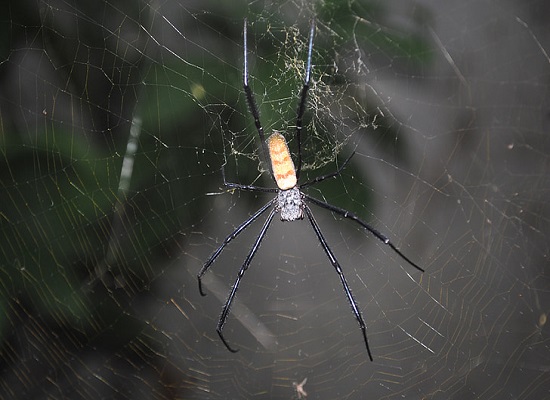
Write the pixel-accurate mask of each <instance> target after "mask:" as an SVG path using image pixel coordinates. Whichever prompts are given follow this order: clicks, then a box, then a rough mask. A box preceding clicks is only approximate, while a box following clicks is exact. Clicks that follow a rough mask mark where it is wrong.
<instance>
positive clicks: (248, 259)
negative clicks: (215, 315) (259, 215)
mask: <svg viewBox="0 0 550 400" xmlns="http://www.w3.org/2000/svg"><path fill="white" fill-rule="evenodd" d="M276 212H277V210H276V209H275V208H273V209H272V210H271V212H270V213H269V216H268V217H267V219H266V220H265V223H264V226H263V227H262V230H261V231H260V234H259V235H258V238H257V239H256V241H255V242H254V245H253V246H252V249H250V253H248V256H247V257H246V260H244V264H243V266H242V267H241V270H240V271H239V275H238V276H237V280H236V281H235V284H234V285H233V288H232V289H231V292H230V293H229V297H228V298H227V301H226V302H225V304H224V306H223V309H222V314H221V315H220V320H219V321H218V326H217V328H216V331H217V332H218V335H220V339H221V340H222V342H223V344H225V347H227V349H228V350H229V351H230V352H232V353H236V352H237V351H238V350H236V349H232V348H231V347H230V346H229V344H228V343H227V341H226V340H225V338H224V337H223V334H222V331H223V326H224V325H225V322H226V321H227V316H228V315H229V309H230V308H231V303H233V299H234V298H235V293H237V289H238V288H239V283H241V278H242V277H243V276H244V273H245V272H246V270H247V269H248V267H249V266H250V263H251V262H252V259H253V258H254V255H255V254H256V251H257V250H258V248H259V247H260V244H261V243H262V240H263V238H264V236H265V234H266V232H267V229H268V228H269V224H271V221H273V217H274V216H275V213H276Z"/></svg>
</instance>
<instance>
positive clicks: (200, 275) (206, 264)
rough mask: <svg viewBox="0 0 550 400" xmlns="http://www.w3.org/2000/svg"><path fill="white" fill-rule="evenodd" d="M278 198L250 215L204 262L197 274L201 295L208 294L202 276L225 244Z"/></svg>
mask: <svg viewBox="0 0 550 400" xmlns="http://www.w3.org/2000/svg"><path fill="white" fill-rule="evenodd" d="M275 200H276V198H275V199H273V200H271V201H270V202H269V203H267V204H266V205H265V206H263V207H262V208H260V209H259V210H258V211H256V212H255V213H254V215H252V216H251V217H249V218H248V219H247V220H246V221H244V222H243V223H242V224H241V225H239V226H238V227H237V229H235V230H234V231H233V232H232V233H231V234H230V235H228V236H227V237H226V238H225V239H224V241H223V243H222V244H221V245H220V247H218V248H217V249H216V251H215V252H214V253H212V255H211V256H210V258H209V259H208V260H207V261H206V262H205V263H204V265H203V266H202V268H201V270H200V272H199V273H198V275H197V279H198V281H199V292H200V293H201V295H203V296H206V293H204V291H203V290H202V281H201V279H202V277H203V275H204V274H205V273H206V271H208V269H209V268H210V266H211V265H212V263H213V262H214V261H215V260H216V258H218V256H219V255H220V254H221V252H222V251H223V249H224V248H225V246H227V245H228V244H229V242H231V241H232V240H233V239H235V238H236V237H237V236H238V235H239V234H240V233H241V232H242V231H244V230H245V229H246V228H247V227H248V226H249V225H250V224H251V223H252V222H254V221H256V220H257V219H258V217H259V216H260V215H262V214H263V213H264V212H265V211H266V210H267V209H268V208H269V207H271V206H272V205H273V203H274V202H275Z"/></svg>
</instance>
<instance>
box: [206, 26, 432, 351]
mask: <svg viewBox="0 0 550 400" xmlns="http://www.w3.org/2000/svg"><path fill="white" fill-rule="evenodd" d="M246 26H247V24H246V20H245V22H244V71H243V88H244V92H245V95H246V101H247V103H248V107H249V109H250V113H251V114H252V117H253V118H254V124H255V125H256V129H257V131H258V135H259V136H260V141H261V146H262V151H263V153H264V156H265V157H269V161H270V163H269V171H270V173H271V177H272V178H273V180H274V181H275V183H276V184H277V188H264V187H259V186H252V185H241V184H238V183H230V182H227V181H226V180H225V174H224V175H223V177H224V185H225V186H226V187H227V188H231V189H238V190H250V191H256V192H272V193H277V197H275V198H273V199H271V200H270V201H269V202H268V203H267V204H265V205H264V206H263V207H262V208H260V209H259V210H258V211H256V212H255V213H254V214H253V215H251V216H250V217H249V218H248V219H247V220H246V221H244V222H243V223H242V224H241V225H239V226H238V227H237V229H235V230H234V231H233V232H232V233H231V234H230V235H229V236H227V237H226V238H225V239H224V241H223V243H222V244H221V245H220V246H219V247H218V248H217V249H216V251H214V253H212V255H211V256H210V258H209V259H208V260H207V261H206V262H205V263H204V265H203V267H202V268H201V270H200V272H199V274H198V276H197V278H198V281H199V291H200V293H201V294H202V295H204V294H205V293H204V292H203V290H202V283H201V278H202V276H203V275H204V274H205V273H206V271H208V269H209V268H210V266H211V265H212V263H213V262H214V261H215V260H216V258H218V256H219V255H220V253H221V252H222V251H223V249H224V248H225V246H227V245H228V244H229V242H231V240H233V239H234V238H235V237H237V236H238V235H239V234H240V233H241V232H242V231H244V230H245V229H246V228H247V227H248V226H250V225H251V224H252V223H253V222H254V221H256V220H257V219H258V218H259V217H260V216H261V215H262V214H263V213H265V212H266V211H267V210H268V209H271V211H270V213H269V215H268V217H267V219H266V220H265V222H264V224H263V226H262V229H261V230H260V233H259V234H258V237H257V238H256V240H255V242H254V244H253V245H252V248H251V249H250V252H249V253H248V255H247V257H246V259H245V261H244V263H243V265H242V267H241V269H240V270H239V274H238V275H237V279H236V280H235V284H234V285H233V287H232V289H231V292H230V293H229V297H228V298H227V301H226V302H225V304H224V306H223V309H222V313H221V315H220V319H219V321H218V326H217V328H216V331H217V332H218V335H219V336H220V339H221V340H222V342H223V343H224V344H225V346H226V347H227V348H228V349H229V350H230V351H232V352H235V351H237V350H234V349H232V348H231V347H230V346H229V344H228V343H227V341H226V340H225V338H224V336H223V333H222V332H223V327H224V325H225V322H226V321H227V317H228V315H229V310H230V308H231V303H232V302H233V299H234V298H235V293H236V292H237V289H238V288H239V284H240V282H241V279H242V277H243V276H244V273H245V272H246V270H247V269H248V267H249V266H250V263H251V262H252V259H253V258H254V255H255V254H256V251H257V250H258V248H259V247H260V244H261V242H262V240H263V238H264V237H265V234H266V232H267V230H268V228H269V225H270V224H271V221H273V217H274V216H275V214H276V213H277V212H279V213H280V214H281V215H280V216H281V220H282V221H296V220H301V219H303V218H304V214H305V216H306V217H307V219H308V220H309V222H310V224H311V226H312V228H313V231H314V232H315V234H316V235H317V238H318V239H319V242H320V243H321V246H322V248H323V250H324V251H325V253H326V255H327V257H328V258H329V260H330V263H331V264H332V266H333V267H334V269H335V270H336V273H337V274H338V276H339V277H340V281H341V283H342V286H343V288H344V292H345V293H346V296H347V298H348V301H349V303H350V305H351V308H352V311H353V314H354V315H355V318H356V319H357V322H358V323H359V327H360V328H361V332H362V334H363V339H364V340H365V345H366V347H367V353H368V355H369V358H370V360H371V361H372V354H371V351H370V348H369V342H368V340H367V330H366V325H365V321H364V320H363V316H362V315H361V310H360V309H359V306H358V305H357V302H356V301H355V299H354V297H353V295H352V294H351V290H350V288H349V285H348V283H347V281H346V278H345V276H344V272H343V271H342V268H341V266H340V263H339V262H338V261H337V260H336V257H335V256H334V253H333V252H332V250H331V249H330V247H329V245H328V244H327V241H326V240H325V238H324V236H323V234H322V233H321V229H320V228H319V225H318V224H317V222H316V221H315V218H314V217H313V213H312V212H311V209H310V208H309V205H308V204H307V203H308V202H309V203H312V204H315V205H316V206H319V207H322V208H324V209H327V210H329V211H331V212H333V213H334V214H337V215H340V216H341V217H343V218H347V219H350V220H352V221H354V222H356V223H358V224H359V225H361V226H362V227H363V228H365V229H366V230H367V231H368V232H370V233H371V234H373V235H374V236H375V237H376V238H377V239H378V240H380V241H381V242H383V243H384V244H385V245H387V246H389V247H390V248H391V249H392V250H393V251H395V252H396V253H397V254H398V255H399V256H400V257H401V258H402V259H403V260H405V261H406V262H408V263H409V264H410V265H412V266H413V267H414V268H416V269H418V270H419V271H422V272H424V270H423V269H422V268H420V267H419V266H418V265H416V264H415V263H413V262H412V261H411V260H410V259H409V258H407V257H406V256H405V255H404V254H403V253H401V251H399V250H398V249H397V247H395V245H394V244H393V243H392V242H391V241H390V240H389V239H388V238H387V237H386V236H385V235H383V234H382V233H380V232H379V231H378V230H376V229H375V228H373V227H372V226H370V225H369V224H367V223H366V222H364V221H362V220H361V219H360V218H359V217H358V216H356V215H355V214H354V213H352V212H350V211H347V210H344V209H342V208H339V207H336V206H333V205H331V204H328V203H326V202H324V201H321V200H318V199H316V198H314V197H311V196H309V195H308V194H306V193H303V192H302V191H301V190H300V189H303V188H306V187H308V186H311V185H314V184H316V183H319V182H321V181H324V180H325V179H328V178H332V177H335V176H337V175H339V174H340V172H341V171H342V169H343V168H344V167H345V166H346V164H347V162H348V161H349V159H348V160H347V161H346V162H345V163H344V164H342V166H341V167H340V168H339V169H338V170H337V171H336V172H333V173H331V174H327V175H322V176H319V177H317V178H315V179H313V180H311V181H309V182H306V183H303V184H301V185H299V184H298V180H299V178H300V170H301V167H302V151H301V136H300V135H301V132H302V118H303V116H304V111H305V105H306V101H307V92H308V90H309V83H310V78H311V52H312V49H313V35H314V32H315V23H314V22H312V23H311V28H310V31H309V45H308V54H307V66H306V76H305V79H304V85H303V86H302V90H301V92H300V102H299V105H298V113H297V116H296V131H295V139H296V140H295V142H296V145H297V147H298V149H297V167H296V168H295V166H294V162H293V161H292V157H291V155H290V151H289V149H288V145H287V142H286V140H285V138H284V137H283V135H281V134H280V133H279V132H274V133H273V134H272V135H271V136H270V137H269V138H268V139H267V140H265V136H264V130H263V128H262V124H261V123H260V114H259V112H258V108H257V107H256V103H255V101H254V95H253V93H252V90H251V89H250V86H249V85H248V49H247V41H246ZM222 171H223V170H222Z"/></svg>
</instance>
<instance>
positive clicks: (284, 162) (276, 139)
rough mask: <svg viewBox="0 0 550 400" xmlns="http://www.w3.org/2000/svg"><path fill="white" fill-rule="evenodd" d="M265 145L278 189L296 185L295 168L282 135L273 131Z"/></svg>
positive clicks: (286, 188)
mask: <svg viewBox="0 0 550 400" xmlns="http://www.w3.org/2000/svg"><path fill="white" fill-rule="evenodd" d="M267 147H268V148H269V158H270V159H271V169H272V170H273V177H274V178H275V181H276V182H277V186H278V187H279V189H281V190H288V189H291V188H293V187H294V186H296V182H297V178H296V169H295V168H294V163H293V162H292V158H291V157H290V151H289V150H288V145H287V144H286V140H285V138H284V136H283V135H281V134H280V133H278V132H277V131H275V132H274V133H273V134H272V135H271V136H270V137H269V138H268V139H267Z"/></svg>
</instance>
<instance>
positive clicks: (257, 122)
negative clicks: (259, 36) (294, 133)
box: [243, 18, 275, 180]
mask: <svg viewBox="0 0 550 400" xmlns="http://www.w3.org/2000/svg"><path fill="white" fill-rule="evenodd" d="M247 22H248V21H247V20H246V18H245V19H244V29H243V47H244V68H243V89H244V93H245V95H246V102H247V103H248V108H249V110H250V113H251V114H252V117H253V118H254V124H255V125H256V130H257V131H258V135H259V136H260V142H261V146H262V153H263V158H264V160H265V162H266V163H267V164H268V168H269V172H270V174H271V177H272V178H273V180H275V177H274V176H273V170H272V169H271V163H270V162H269V159H268V154H269V152H268V149H267V143H266V141H265V135H264V128H263V127H262V124H261V122H260V112H259V111H258V107H257V106H256V101H255V100H254V93H252V89H250V86H249V85H248V44H247V39H246V36H247Z"/></svg>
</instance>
